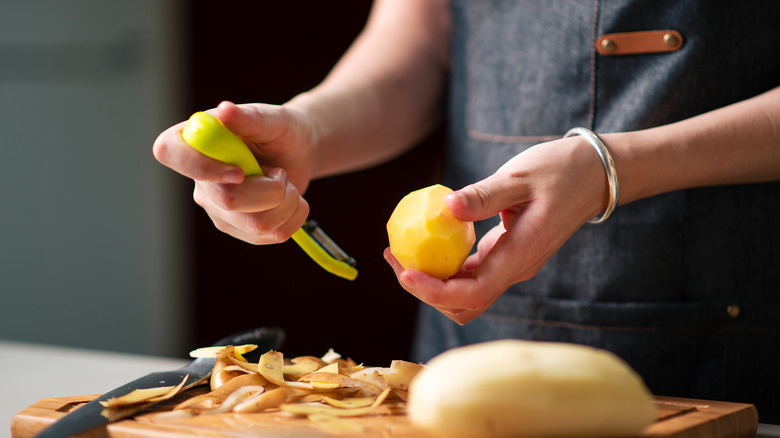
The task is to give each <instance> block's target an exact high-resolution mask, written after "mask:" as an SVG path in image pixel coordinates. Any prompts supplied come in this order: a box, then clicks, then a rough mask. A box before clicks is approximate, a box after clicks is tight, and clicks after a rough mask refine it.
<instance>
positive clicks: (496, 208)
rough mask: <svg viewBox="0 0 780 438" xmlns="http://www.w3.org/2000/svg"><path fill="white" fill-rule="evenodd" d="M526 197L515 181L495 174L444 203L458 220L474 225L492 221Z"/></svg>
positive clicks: (467, 187)
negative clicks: (508, 207)
mask: <svg viewBox="0 0 780 438" xmlns="http://www.w3.org/2000/svg"><path fill="white" fill-rule="evenodd" d="M526 197H527V195H526V191H525V190H524V186H523V185H521V184H518V180H517V179H515V178H511V177H509V176H508V175H507V174H504V173H495V174H493V175H491V176H489V177H488V178H485V179H484V180H481V181H479V182H476V183H474V184H471V185H468V186H466V187H463V188H462V189H460V190H457V191H454V192H452V193H450V194H448V195H447V197H446V198H445V201H444V202H445V203H446V205H447V208H449V209H450V211H451V212H452V214H453V215H455V217H457V218H458V219H460V220H462V221H468V222H475V221H479V220H483V219H487V218H490V217H493V216H495V215H497V214H498V213H500V212H501V211H502V210H504V209H505V208H506V207H507V206H508V205H515V204H517V203H518V202H519V201H522V200H524V199H525V198H526Z"/></svg>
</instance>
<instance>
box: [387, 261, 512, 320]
mask: <svg viewBox="0 0 780 438" xmlns="http://www.w3.org/2000/svg"><path fill="white" fill-rule="evenodd" d="M384 257H385V260H387V262H388V263H389V264H390V266H391V267H392V269H393V271H394V272H395V274H396V276H397V277H398V281H399V283H400V284H401V286H402V287H403V288H404V289H405V290H406V291H407V292H409V293H410V294H412V295H414V296H415V297H416V298H417V299H419V300H420V301H422V302H424V303H426V304H428V305H430V306H432V307H434V308H436V309H437V310H438V311H440V312H441V313H443V314H444V315H446V316H447V317H448V318H450V319H451V320H453V321H455V322H457V323H458V324H465V323H467V322H469V321H471V320H473V319H474V318H476V317H477V316H479V315H480V314H482V313H483V312H484V311H485V310H486V309H487V308H488V307H490V305H491V304H492V303H493V302H494V301H495V300H496V299H498V297H499V296H500V295H501V293H502V292H503V291H504V287H505V286H503V285H499V284H488V283H485V282H483V281H481V280H480V279H479V278H477V277H476V276H473V275H472V273H468V272H461V273H460V274H458V275H456V276H455V277H453V278H450V279H448V280H446V281H442V280H439V279H437V278H434V277H432V276H430V275H428V274H425V273H423V272H420V271H417V270H414V269H409V270H405V269H404V268H403V266H401V264H400V263H399V262H398V260H396V258H395V257H393V255H392V253H391V252H390V248H387V249H385V252H384Z"/></svg>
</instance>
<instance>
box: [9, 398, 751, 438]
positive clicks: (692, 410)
mask: <svg viewBox="0 0 780 438" xmlns="http://www.w3.org/2000/svg"><path fill="white" fill-rule="evenodd" d="M94 397H95V396H94V395H89V396H76V397H59V398H47V399H43V400H41V401H39V402H38V403H35V404H33V405H32V406H29V407H27V408H26V409H24V410H22V411H21V412H19V413H17V414H16V415H15V416H14V418H13V420H12V423H11V436H12V437H13V438H28V437H33V436H35V434H36V433H38V432H39V431H40V430H42V429H43V428H45V427H46V426H48V425H49V424H51V423H53V422H54V421H56V420H57V419H58V418H60V417H62V416H64V415H65V414H66V413H68V412H70V411H72V410H73V409H77V408H78V407H79V406H80V405H82V404H84V403H86V402H88V401H89V400H91V399H92V398H94ZM655 403H656V404H657V405H658V408H659V409H658V419H657V420H656V421H655V423H653V424H651V425H650V426H648V427H647V428H646V429H645V430H644V432H643V434H642V435H640V436H642V437H677V438H705V437H706V438H719V437H723V438H726V437H728V438H743V437H745V438H747V437H753V436H754V435H755V433H756V430H757V428H758V414H757V412H756V409H755V407H754V406H753V405H751V404H741V403H728V402H719V401H706V400H694V399H684V398H673V397H656V400H655ZM391 411H392V410H386V411H385V412H384V415H372V416H365V417H360V418H354V419H349V420H348V422H349V424H350V425H351V426H353V427H354V428H355V431H354V432H349V433H344V431H340V432H339V433H336V432H334V431H332V430H331V429H330V426H327V425H321V424H318V423H314V422H312V421H311V420H308V419H306V418H294V417H291V416H288V415H285V414H282V413H280V412H266V413H260V414H218V415H201V416H199V417H187V418H181V417H179V418H175V417H173V418H172V417H166V412H152V413H145V414H142V415H139V416H137V417H135V418H134V419H128V420H122V421H118V422H116V423H112V424H109V425H108V426H101V427H98V428H95V429H93V430H91V431H89V432H86V433H84V434H81V435H78V436H79V437H80V438H88V437H89V438H93V437H95V438H97V437H112V438H184V437H249V436H252V437H265V438H283V437H303V438H305V437H312V438H326V437H332V436H340V437H347V438H349V437H363V438H390V437H419V438H433V435H431V434H428V433H426V432H425V431H423V430H420V429H418V428H416V427H415V426H413V425H412V424H411V423H410V422H409V421H408V419H407V418H406V415H404V414H403V413H395V414H391V413H390V412H391ZM397 411H398V410H396V412H397Z"/></svg>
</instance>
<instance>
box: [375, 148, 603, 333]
mask: <svg viewBox="0 0 780 438" xmlns="http://www.w3.org/2000/svg"><path fill="white" fill-rule="evenodd" d="M607 197H608V193H607V181H606V176H605V172H604V167H603V165H602V164H601V161H600V160H599V157H598V155H597V154H596V152H595V151H594V150H593V148H592V147H591V146H590V145H589V144H588V143H587V142H585V140H583V139H581V138H579V137H573V138H568V139H562V140H556V141H554V142H550V143H543V144H540V145H537V146H534V147H532V148H530V149H528V150H526V151H525V152H523V153H521V154H519V155H517V156H516V157H514V158H512V159H511V160H509V161H508V162H507V163H506V164H504V165H503V166H502V167H501V168H500V169H498V171H496V173H494V174H493V175H491V176H490V177H488V178H486V179H484V180H482V181H479V182H477V183H475V184H472V185H469V186H466V187H464V188H462V189H461V190H458V191H455V192H453V193H450V194H449V195H447V198H445V202H446V204H447V207H448V208H449V209H450V210H451V211H452V213H453V214H454V215H455V216H456V217H457V218H459V219H461V220H464V221H478V220H484V219H487V218H490V217H493V216H495V215H500V218H501V223H500V224H499V225H497V226H496V227H494V228H493V229H492V230H490V231H489V232H488V233H486V234H485V236H483V237H482V239H480V241H479V242H478V244H477V251H476V252H475V253H474V254H472V255H471V256H469V257H468V258H467V259H466V262H465V263H464V264H463V267H462V268H461V270H460V272H459V273H457V274H456V275H455V276H453V277H452V278H450V279H448V280H445V281H441V280H439V279H436V278H434V277H432V276H430V275H427V274H425V273H423V272H420V271H417V270H404V269H403V267H401V265H400V264H399V263H398V261H397V260H396V259H395V258H394V257H393V255H392V253H391V252H390V248H387V249H385V253H384V255H385V259H386V260H387V261H388V263H390V265H391V266H392V268H393V270H394V271H395V274H396V276H397V277H398V281H399V283H400V284H401V286H403V288H404V289H406V290H407V291H408V292H410V293H411V294H412V295H414V296H416V297H417V298H419V299H420V300H421V301H423V302H425V303H427V304H429V305H431V306H433V307H435V308H436V309H438V310H439V311H440V312H442V313H444V314H445V315H447V316H448V317H449V318H450V319H452V320H453V321H455V322H457V323H459V324H465V323H467V322H469V321H471V320H472V319H474V318H476V317H477V316H478V315H480V314H481V313H482V312H484V311H485V310H486V309H487V308H489V307H490V306H491V305H492V304H493V302H495V301H496V300H497V299H498V298H499V297H500V296H501V294H502V293H504V291H505V290H506V289H507V288H508V287H509V286H511V285H512V284H515V283H518V282H521V281H525V280H527V279H529V278H531V277H533V276H534V275H535V274H536V273H537V272H538V271H539V269H541V267H542V266H543V265H544V263H545V262H546V261H547V260H548V259H549V258H550V257H551V256H552V255H553V254H554V253H555V252H556V251H557V250H558V249H559V248H560V247H561V246H562V245H563V244H564V242H566V240H567V239H568V238H569V237H571V235H572V234H574V232H575V231H577V229H578V228H579V227H581V226H582V225H583V224H584V223H585V222H587V221H588V220H589V219H591V218H593V217H594V216H596V215H597V214H598V213H599V212H600V211H601V210H603V208H604V206H606V204H607ZM600 209H601V210H600Z"/></svg>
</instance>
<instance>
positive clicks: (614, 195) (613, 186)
mask: <svg viewBox="0 0 780 438" xmlns="http://www.w3.org/2000/svg"><path fill="white" fill-rule="evenodd" d="M575 135H579V136H582V137H583V138H585V139H586V140H587V141H588V143H590V144H591V146H593V148H594V149H596V152H598V154H599V158H601V162H602V163H603V164H604V170H606V171H607V182H608V183H609V204H607V209H606V210H604V214H602V215H601V217H597V218H593V219H591V220H589V221H588V223H591V224H600V223H603V222H604V221H606V220H607V219H609V217H610V216H612V213H613V212H614V211H615V207H617V205H618V198H619V197H620V185H619V184H618V178H617V170H615V162H614V161H612V155H610V154H609V150H608V149H607V147H606V146H605V145H604V142H602V141H601V139H600V138H599V136H598V135H596V133H595V132H593V131H591V130H590V129H587V128H572V129H570V130H569V132H567V133H566V135H564V136H563V138H567V137H572V136H575Z"/></svg>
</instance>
